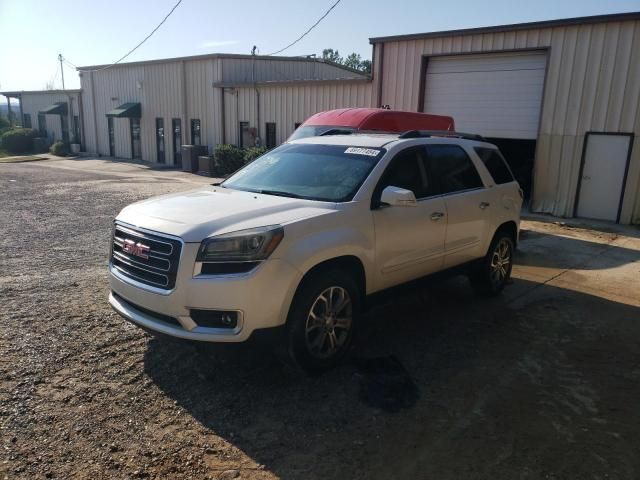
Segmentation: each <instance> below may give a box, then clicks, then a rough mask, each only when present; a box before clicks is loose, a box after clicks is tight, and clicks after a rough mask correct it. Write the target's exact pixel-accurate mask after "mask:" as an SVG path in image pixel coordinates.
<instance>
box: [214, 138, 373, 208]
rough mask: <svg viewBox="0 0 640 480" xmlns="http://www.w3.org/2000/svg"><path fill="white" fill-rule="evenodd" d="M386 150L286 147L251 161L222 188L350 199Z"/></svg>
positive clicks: (323, 198) (293, 195)
mask: <svg viewBox="0 0 640 480" xmlns="http://www.w3.org/2000/svg"><path fill="white" fill-rule="evenodd" d="M384 152H385V150H384V149H381V148H363V147H350V146H348V145H346V146H345V145H310V144H307V145H291V144H285V145H281V146H280V147H278V148H276V149H274V150H271V151H270V152H268V153H266V154H265V155H263V156H262V157H259V158H258V159H256V160H254V161H253V162H252V163H250V164H248V165H247V166H245V167H244V168H243V169H242V170H240V171H238V172H236V173H235V174H234V175H233V176H231V177H230V178H228V179H227V180H226V181H225V182H224V183H222V186H223V187H225V188H232V189H235V190H244V191H248V192H257V193H265V194H269V195H279V196H284V197H294V198H305V199H309V200H320V201H327V202H346V201H349V200H351V199H352V198H353V196H354V195H355V193H356V192H357V191H358V189H359V188H360V186H361V185H362V183H363V182H364V181H365V179H366V178H367V176H368V175H369V173H370V172H371V170H372V169H373V167H374V166H375V165H376V164H377V163H378V161H379V160H380V158H381V157H382V155H384Z"/></svg>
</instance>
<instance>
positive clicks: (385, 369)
mask: <svg viewBox="0 0 640 480" xmlns="http://www.w3.org/2000/svg"><path fill="white" fill-rule="evenodd" d="M210 181H211V179H206V178H202V177H197V176H194V175H190V174H185V173H181V172H175V171H157V170H150V169H146V168H142V167H140V166H133V165H128V164H120V163H113V162H106V161H101V160H77V161H73V160H53V161H43V162H31V163H22V164H5V165H0V205H2V207H1V208H2V214H1V215H0V232H1V233H2V234H1V235H0V442H1V446H0V449H1V450H0V451H1V454H0V480H1V479H2V478H5V479H17V478H20V479H23V478H24V479H39V478H92V479H103V478H104V479H107V478H109V479H112V478H198V479H199V478H210V479H217V478H225V479H229V478H242V479H273V478H281V479H287V480H289V479H352V478H353V479H435V480H447V479H492V480H499V479H505V480H506V479H509V480H511V479H566V478H576V479H586V478H593V479H638V478H640V409H639V408H638V407H639V405H640V232H639V231H638V230H637V229H633V228H627V229H622V230H620V229H615V230H612V229H610V228H608V227H604V228H602V227H601V226H598V229H597V230H588V229H585V228H582V227H581V226H580V225H577V226H576V225H562V224H554V223H553V222H552V221H551V220H546V219H543V221H525V222H523V224H522V226H523V233H522V240H521V243H520V247H519V252H518V256H517V262H516V263H517V266H516V267H515V269H514V273H513V277H514V282H513V284H512V285H510V286H509V287H508V288H507V290H506V291H505V293H504V295H503V296H501V297H499V298H495V299H491V300H483V299H479V298H477V297H476V296H474V294H473V292H472V290H471V289H470V288H469V287H468V285H467V282H466V280H465V279H464V278H462V277H459V276H439V277H437V278H432V279H427V280H424V281H420V282H416V283H415V284H413V285H410V286H407V287H404V288H400V289H396V290H395V291H393V292H389V293H387V294H385V295H381V296H379V298H377V299H376V300H377V301H376V304H375V307H374V308H372V310H371V311H370V313H369V314H368V315H367V316H366V318H365V322H363V323H364V326H363V328H362V331H361V334H360V336H359V338H358V341H357V344H356V346H355V348H354V351H353V354H352V358H351V360H350V361H349V362H347V364H345V365H344V366H342V367H340V368H336V369H335V370H333V371H331V372H329V373H326V374H324V375H322V376H320V377H318V378H301V377H298V376H295V375H293V374H291V373H290V372H288V371H287V370H285V369H283V368H282V367H281V366H280V365H279V364H278V363H277V362H276V361H275V360H274V359H273V357H272V356H271V354H270V352H269V351H268V350H267V349H264V348H259V347H257V346H255V345H240V346H224V347H223V346H215V345H214V346H210V345H200V344H198V345H196V344H193V343H184V342H176V341H169V340H159V339H155V338H153V337H151V336H149V335H147V334H146V333H144V332H143V331H141V330H139V329H137V328H135V327H133V326H132V325H130V324H128V323H126V322H125V321H124V320H122V319H121V318H120V317H118V315H116V314H115V313H114V312H112V311H111V309H110V307H109V305H108V303H107V295H108V286H107V270H106V264H107V255H108V242H109V234H110V225H111V221H112V219H113V217H114V216H115V215H116V214H117V212H118V211H119V210H120V209H121V208H122V207H123V206H125V205H127V204H128V203H130V202H132V201H134V200H138V199H142V198H145V197H149V196H152V195H156V194H159V193H164V192H171V191H178V190H184V189H189V188H192V187H194V185H195V184H203V183H207V182H210ZM615 232H618V233H615ZM620 232H622V233H620ZM248 294H251V292H248Z"/></svg>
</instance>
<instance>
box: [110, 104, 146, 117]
mask: <svg viewBox="0 0 640 480" xmlns="http://www.w3.org/2000/svg"><path fill="white" fill-rule="evenodd" d="M141 116H142V109H141V108H140V104H139V103H123V104H122V105H120V106H119V107H118V108H114V109H113V110H111V111H110V112H107V117H113V118H140V117H141Z"/></svg>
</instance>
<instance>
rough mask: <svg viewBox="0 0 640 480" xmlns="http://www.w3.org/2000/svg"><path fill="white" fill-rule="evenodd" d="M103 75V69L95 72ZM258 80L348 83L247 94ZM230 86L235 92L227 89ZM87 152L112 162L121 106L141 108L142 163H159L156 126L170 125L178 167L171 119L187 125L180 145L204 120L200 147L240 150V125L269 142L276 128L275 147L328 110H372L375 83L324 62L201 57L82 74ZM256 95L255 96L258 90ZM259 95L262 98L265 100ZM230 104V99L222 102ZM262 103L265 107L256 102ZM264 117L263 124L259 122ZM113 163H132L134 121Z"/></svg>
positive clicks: (169, 147)
mask: <svg viewBox="0 0 640 480" xmlns="http://www.w3.org/2000/svg"><path fill="white" fill-rule="evenodd" d="M97 68H99V67H97ZM254 72H255V77H256V78H260V79H265V78H273V77H276V78H278V79H279V78H280V76H282V77H283V78H294V77H301V78H304V77H306V76H308V75H315V76H316V77H319V78H324V77H327V78H330V77H331V76H332V75H333V76H334V77H335V76H338V75H340V76H345V77H350V78H346V79H345V80H341V81H336V80H295V81H286V82H268V83H266V84H264V83H263V84H260V83H258V84H256V85H255V86H254V85H253V84H251V86H247V84H246V82H245V80H246V78H250V77H251V75H253V74H254ZM223 79H227V80H228V81H229V82H230V84H232V85H242V86H234V87H229V88H222V87H221V85H224V84H226V83H227V82H225V81H223ZM80 81H81V85H82V90H83V106H84V117H85V131H86V139H87V141H86V149H87V151H89V152H96V153H99V154H101V155H109V138H108V127H107V117H106V116H105V114H106V113H107V112H109V111H111V110H113V109H114V108H117V107H118V106H120V105H122V104H124V103H128V102H137V103H140V104H141V110H142V118H141V119H140V128H141V141H142V159H143V160H145V161H152V162H155V161H157V147H156V135H155V125H156V123H155V122H156V118H162V119H163V120H164V129H165V137H164V141H165V152H166V163H167V164H173V148H174V145H173V134H172V119H174V118H179V119H180V120H181V125H182V144H188V143H191V142H192V139H191V128H190V125H191V120H193V119H198V120H200V126H201V130H200V136H201V144H202V145H206V146H207V147H208V148H209V151H212V150H213V148H215V146H216V145H218V144H220V143H223V142H226V143H234V144H237V143H239V135H238V132H239V122H240V121H247V122H249V123H250V125H251V127H256V126H259V128H260V137H261V138H262V139H263V142H264V133H265V123H266V122H276V123H277V124H278V125H277V130H276V132H277V141H278V143H280V142H282V141H284V140H285V139H286V138H287V137H288V135H289V134H290V133H291V132H292V131H293V128H294V124H295V123H296V122H303V121H304V120H305V119H306V118H307V117H309V116H310V115H312V114H314V113H316V112H318V111H321V110H327V109H330V108H339V107H344V106H369V105H370V104H371V99H372V93H371V92H372V90H371V82H370V81H369V80H368V78H367V77H366V76H363V75H361V74H355V73H353V72H350V71H348V70H344V69H340V68H337V67H335V66H333V65H331V64H325V63H323V62H309V61H306V62H305V61H301V60H291V61H283V60H273V59H268V60H267V59H261V58H259V57H258V59H257V60H255V70H254V60H253V59H246V58H230V57H227V56H224V55H223V56H217V55H214V56H210V57H197V58H195V59H189V58H185V59H178V60H175V61H151V62H140V63H138V64H133V65H126V64H125V65H121V66H116V67H113V68H108V69H105V70H102V71H93V72H92V71H81V72H80ZM256 89H257V90H256ZM257 92H260V93H259V94H258V93H257ZM223 96H224V99H223ZM258 96H259V97H260V102H259V104H258V103H257V98H258ZM258 110H259V111H260V121H259V122H258ZM113 122H114V131H115V152H114V153H115V156H116V157H122V158H131V157H132V152H131V134H130V120H129V119H128V118H114V120H113Z"/></svg>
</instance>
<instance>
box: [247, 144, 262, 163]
mask: <svg viewBox="0 0 640 480" xmlns="http://www.w3.org/2000/svg"><path fill="white" fill-rule="evenodd" d="M267 151H268V149H267V147H249V148H245V149H244V163H249V162H253V161H254V160H255V159H256V158H258V157H261V156H262V155H264V154H265V153H267Z"/></svg>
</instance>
